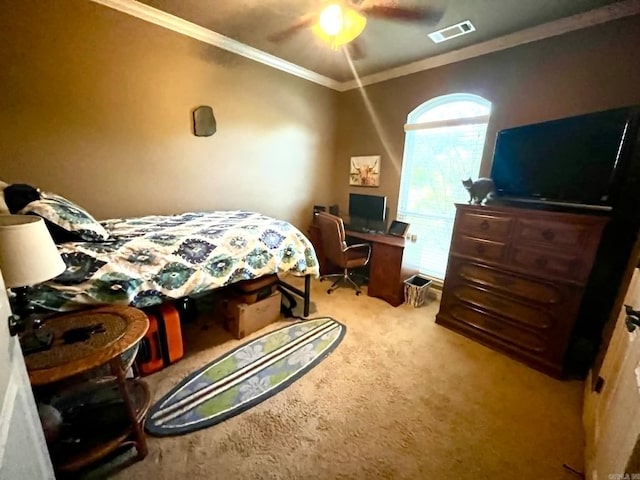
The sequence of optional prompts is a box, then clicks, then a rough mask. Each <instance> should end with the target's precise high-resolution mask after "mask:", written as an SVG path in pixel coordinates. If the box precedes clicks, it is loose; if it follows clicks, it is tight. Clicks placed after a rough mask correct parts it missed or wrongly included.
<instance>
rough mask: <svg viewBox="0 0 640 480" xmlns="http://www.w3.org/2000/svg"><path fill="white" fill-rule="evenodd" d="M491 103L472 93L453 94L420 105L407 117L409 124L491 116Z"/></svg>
mask: <svg viewBox="0 0 640 480" xmlns="http://www.w3.org/2000/svg"><path fill="white" fill-rule="evenodd" d="M490 112H491V102H490V101H489V100H486V99H485V98H482V97H481V96H479V95H474V94H472V93H452V94H449V95H442V96H440V97H436V98H432V99H431V100H428V101H426V102H424V103H423V104H421V105H419V106H418V107H417V108H416V109H414V110H413V111H412V112H411V113H409V115H408V116H407V123H408V124H415V123H427V122H440V121H443V120H454V119H462V118H472V117H481V116H487V117H488V116H489V113H490Z"/></svg>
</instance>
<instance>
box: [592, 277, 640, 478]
mask: <svg viewBox="0 0 640 480" xmlns="http://www.w3.org/2000/svg"><path fill="white" fill-rule="evenodd" d="M624 303H625V305H630V306H632V307H633V309H634V310H640V270H638V269H636V270H635V272H634V274H633V278H632V280H631V283H630V285H629V288H628V290H627V294H626V297H625V300H624ZM626 316H627V315H626V313H625V309H624V307H623V308H622V310H621V312H620V315H619V317H618V321H617V323H616V326H615V329H614V332H613V336H612V337H611V343H610V344H609V347H608V349H607V353H606V355H605V357H604V361H603V363H602V369H601V370H600V377H601V378H602V380H603V381H604V383H603V385H602V389H601V391H600V393H595V392H591V391H589V390H588V393H587V398H586V402H585V426H586V429H587V451H586V467H587V475H586V478H587V479H591V480H610V479H620V480H622V479H629V480H631V479H640V470H639V462H640V327H638V328H636V329H635V330H634V331H633V332H629V331H628V330H627V326H626V324H625V318H626Z"/></svg>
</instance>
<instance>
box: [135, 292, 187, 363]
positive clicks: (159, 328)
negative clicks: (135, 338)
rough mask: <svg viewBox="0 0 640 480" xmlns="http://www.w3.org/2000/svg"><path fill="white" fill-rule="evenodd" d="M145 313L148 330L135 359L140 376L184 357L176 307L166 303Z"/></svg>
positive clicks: (178, 314)
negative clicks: (147, 320) (147, 319)
mask: <svg viewBox="0 0 640 480" xmlns="http://www.w3.org/2000/svg"><path fill="white" fill-rule="evenodd" d="M145 313H146V314H147V317H148V318H149V330H148V331H147V333H146V335H145V336H144V338H143V339H142V342H141V343H140V350H139V351H138V356H137V357H136V365H137V367H138V371H139V372H140V374H141V375H149V374H151V373H154V372H157V371H158V370H162V369H163V368H164V367H166V366H168V365H171V364H172V363H175V362H177V361H178V360H180V359H181V358H182V356H183V355H184V349H183V346H182V330H181V328H180V313H179V312H178V310H177V309H176V307H174V306H173V305H171V304H168V303H166V304H162V305H160V306H159V307H158V308H154V309H150V310H149V311H146V312H145Z"/></svg>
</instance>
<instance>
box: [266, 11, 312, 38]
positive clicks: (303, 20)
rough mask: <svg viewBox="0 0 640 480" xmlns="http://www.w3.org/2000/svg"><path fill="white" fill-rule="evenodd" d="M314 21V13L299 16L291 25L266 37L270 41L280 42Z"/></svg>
mask: <svg viewBox="0 0 640 480" xmlns="http://www.w3.org/2000/svg"><path fill="white" fill-rule="evenodd" d="M315 21H316V15H305V16H304V17H300V18H299V19H298V20H297V21H296V22H295V23H294V24H293V25H291V26H290V27H288V28H285V29H284V30H280V31H279V32H276V33H273V34H271V35H269V36H268V37H267V38H268V39H269V40H270V41H272V42H282V41H283V40H287V39H288V38H290V37H292V36H293V35H295V34H296V33H298V32H299V31H300V30H302V29H304V28H307V27H310V26H311V25H313V24H314V23H315Z"/></svg>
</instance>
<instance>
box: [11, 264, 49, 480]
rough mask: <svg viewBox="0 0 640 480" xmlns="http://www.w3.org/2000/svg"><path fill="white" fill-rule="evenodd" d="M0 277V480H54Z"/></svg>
mask: <svg viewBox="0 0 640 480" xmlns="http://www.w3.org/2000/svg"><path fill="white" fill-rule="evenodd" d="M10 314H11V310H10V309H9V302H8V300H7V294H6V290H5V287H4V280H3V279H2V275H1V274H0V480H46V479H53V478H55V476H54V474H53V468H52V466H51V460H50V459H49V453H48V451H47V446H46V444H45V440H44V434H43V433H42V427H41V425H40V420H39V418H38V413H37V411H36V404H35V401H34V399H33V393H32V392H31V385H30V384H29V377H28V376H27V370H26V368H25V365H24V359H23V358H22V351H21V350H20V345H19V343H18V340H17V338H16V337H11V336H9V324H8V318H9V315H10Z"/></svg>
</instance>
